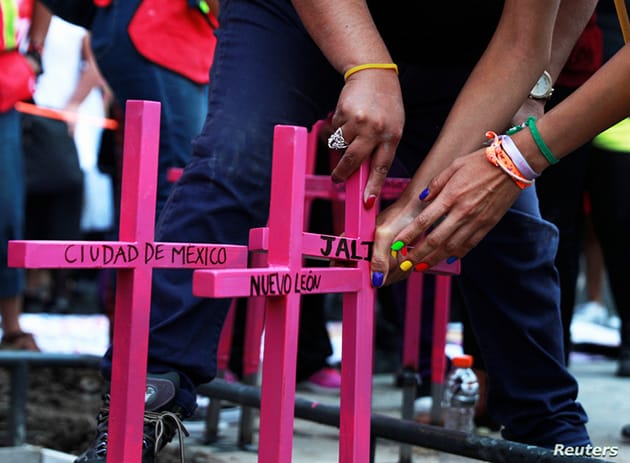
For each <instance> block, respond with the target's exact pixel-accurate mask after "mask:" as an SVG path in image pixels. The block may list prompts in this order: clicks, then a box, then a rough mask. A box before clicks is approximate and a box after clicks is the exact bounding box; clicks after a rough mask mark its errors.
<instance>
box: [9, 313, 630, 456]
mask: <svg viewBox="0 0 630 463" xmlns="http://www.w3.org/2000/svg"><path fill="white" fill-rule="evenodd" d="M591 312H592V311H591ZM578 313H579V311H578ZM595 315H597V317H593V316H592V313H591V314H589V315H588V316H583V317H578V318H577V319H576V320H575V321H574V326H572V332H573V338H574V339H576V340H577V341H578V342H579V344H580V352H576V353H574V354H572V357H571V362H570V365H571V366H570V370H571V372H572V373H573V374H574V375H575V377H576V378H577V380H578V384H579V395H578V401H579V402H581V403H582V405H583V406H584V408H585V409H586V411H587V413H588V415H589V418H590V420H589V422H588V424H587V427H588V430H589V433H590V435H591V440H592V442H593V444H594V445H595V446H597V447H599V448H603V447H610V448H614V449H616V450H617V453H618V454H617V456H615V457H610V458H606V459H605V460H606V461H610V462H613V463H630V440H627V441H624V440H623V439H622V438H621V435H620V430H621V427H622V426H624V425H626V424H630V398H629V397H628V395H630V378H619V377H616V376H615V370H616V366H617V365H616V360H615V359H614V357H613V356H612V353H614V352H615V347H616V345H617V344H618V331H619V330H618V326H616V325H615V323H608V325H610V326H605V325H606V324H605V323H602V321H601V320H594V318H601V314H595ZM594 321H595V322H596V323H593V322H594ZM22 322H23V326H24V328H25V329H27V330H29V331H32V332H33V333H35V334H36V338H37V341H38V343H39V344H40V347H42V348H44V350H45V351H51V352H60V353H64V352H68V353H91V354H96V355H100V353H102V352H103V351H104V349H105V348H106V347H107V343H108V330H109V326H108V322H107V319H106V317H104V316H102V315H96V314H84V315H51V314H23V315H22ZM329 328H330V334H331V340H332V342H333V350H334V351H335V354H334V355H333V357H334V358H333V359H331V360H333V361H335V360H337V361H338V360H340V356H339V354H338V353H339V352H340V344H341V339H340V329H339V326H338V325H334V324H331V325H330V327H329ZM86 333H89V339H86V338H85V334H86ZM458 341H459V338H458V333H457V330H456V329H455V330H451V329H449V344H448V345H447V354H449V355H451V354H454V353H456V349H457V344H458ZM449 349H451V350H450V351H449ZM449 352H450V353H449ZM587 352H588V353H587ZM298 397H299V398H303V399H306V400H309V401H313V402H318V403H321V404H329V405H334V406H338V405H339V399H338V397H337V396H331V395H321V394H313V393H309V392H304V391H301V390H300V391H298ZM203 400H204V398H203V397H200V403H202V404H203ZM206 400H207V399H206ZM223 403H224V404H226V403H225V401H224V402H223ZM401 404H402V391H401V389H399V388H397V387H395V386H394V378H393V374H378V375H375V376H374V377H373V397H372V410H373V412H374V413H375V414H382V415H387V416H390V417H395V418H399V417H400V416H401V415H400V413H401ZM226 405H228V404H226ZM240 410H241V409H240V407H237V406H233V405H232V406H226V408H224V409H223V410H222V412H221V419H220V430H219V439H218V441H217V442H216V443H214V444H212V445H206V444H204V430H205V423H204V422H203V421H187V422H186V423H185V424H186V427H187V428H188V430H189V431H190V436H189V437H188V438H186V439H185V452H186V462H189V463H190V462H192V463H254V462H257V453H256V446H257V444H258V443H257V441H256V439H257V437H258V434H257V431H258V420H257V419H255V420H254V442H253V445H252V446H251V447H250V448H248V449H241V448H238V446H237V433H238V421H239V414H240ZM255 415H256V413H255ZM478 432H479V433H480V435H481V436H486V435H487V436H490V437H493V438H497V439H500V436H499V435H498V434H497V433H488V431H487V430H478ZM176 441H177V439H175V440H174V442H172V443H171V444H170V445H169V447H168V448H167V449H165V452H166V453H167V454H171V455H173V456H175V455H176V454H177V453H178V447H177V444H176ZM400 449H401V446H400V444H399V443H397V442H393V441H389V440H385V439H381V438H379V439H377V443H376V449H375V457H374V463H399V462H400V461H401V460H400V451H401V450H400ZM338 454H339V430H338V428H336V427H332V426H327V425H322V424H318V423H314V422H311V421H307V420H304V419H299V418H298V419H296V420H295V424H294V435H293V461H294V462H296V463H311V462H313V463H315V462H317V463H329V462H331V463H333V462H337V461H339V459H338ZM411 457H412V461H414V462H427V463H433V462H435V463H445V462H446V461H449V462H450V461H453V460H452V459H451V458H450V457H451V456H449V455H447V454H444V453H440V452H438V451H436V450H433V448H423V447H412V449H411ZM447 457H449V458H447ZM0 461H5V460H3V459H2V458H0ZM159 461H160V462H162V461H166V460H162V459H160V460H159ZM171 461H179V459H178V458H170V459H168V463H170V462H171ZM457 461H469V462H470V461H480V460H470V459H459V460H457ZM519 461H526V462H527V463H529V461H530V460H519ZM531 461H535V460H531ZM11 463H12V462H11ZM359 463H363V462H359ZM509 463H513V462H512V461H509Z"/></svg>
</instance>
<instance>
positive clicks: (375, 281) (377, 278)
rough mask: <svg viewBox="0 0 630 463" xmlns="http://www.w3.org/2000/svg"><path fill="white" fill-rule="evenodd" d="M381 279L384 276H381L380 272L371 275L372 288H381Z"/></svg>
mask: <svg viewBox="0 0 630 463" xmlns="http://www.w3.org/2000/svg"><path fill="white" fill-rule="evenodd" d="M383 278H385V275H383V273H382V272H374V273H372V286H374V287H375V288H380V287H381V286H383Z"/></svg>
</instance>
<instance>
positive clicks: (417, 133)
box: [397, 65, 589, 447]
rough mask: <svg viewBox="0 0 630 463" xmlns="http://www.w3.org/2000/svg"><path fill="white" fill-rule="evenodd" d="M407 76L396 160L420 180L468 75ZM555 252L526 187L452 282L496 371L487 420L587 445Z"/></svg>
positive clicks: (512, 434) (542, 438) (517, 436)
mask: <svg viewBox="0 0 630 463" xmlns="http://www.w3.org/2000/svg"><path fill="white" fill-rule="evenodd" d="M400 69H401V73H400V76H401V83H402V86H403V95H405V97H406V105H405V109H406V114H407V121H406V127H405V133H404V135H403V139H402V140H401V143H400V145H399V148H398V152H397V157H398V158H399V159H400V160H401V161H402V162H404V163H405V165H406V167H407V169H408V170H409V171H414V170H415V168H416V166H417V165H418V163H419V162H420V161H421V160H422V156H423V154H424V153H426V152H427V151H428V150H429V148H430V146H431V145H432V143H433V140H434V138H435V136H437V134H438V131H439V130H440V125H441V124H440V121H442V120H444V118H445V117H446V115H447V114H448V111H449V110H450V108H451V106H452V103H453V98H455V96H456V95H457V93H458V91H459V88H460V86H461V85H462V84H463V82H464V81H465V79H466V78H467V76H468V72H467V70H466V69H457V68H455V67H453V68H442V69H440V68H438V69H427V67H426V66H423V67H417V66H405V65H402V66H400ZM425 89H428V90H425ZM408 94H413V97H409V96H407V95H408ZM557 248H558V230H557V228H556V227H555V226H554V225H552V224H551V223H549V222H547V221H544V220H543V219H542V218H541V216H540V212H539V207H538V200H537V196H536V191H535V189H534V188H528V189H526V190H524V191H523V192H522V193H521V195H520V197H519V198H518V199H517V201H516V202H515V204H514V205H513V206H512V208H511V209H510V210H509V211H508V212H507V214H506V215H505V217H504V218H503V219H501V221H499V223H498V224H497V225H496V226H495V227H494V228H493V229H492V230H491V231H490V232H489V233H488V235H487V236H486V237H485V238H484V239H483V240H482V241H481V243H480V244H479V245H478V246H477V247H475V248H474V249H473V250H472V251H471V252H470V253H469V254H468V255H466V256H465V257H464V258H463V259H462V274H461V275H460V276H458V277H454V279H453V280H454V283H455V284H457V285H459V286H460V288H459V289H460V293H461V296H462V302H463V304H464V305H465V308H466V310H467V313H468V316H469V319H470V322H471V325H472V329H473V331H474V333H475V335H476V336H475V337H476V338H477V341H478V343H479V347H480V349H481V353H482V357H483V362H484V363H485V366H486V369H487V372H488V378H489V382H490V384H489V389H490V396H489V401H488V410H489V412H490V413H491V414H492V416H493V418H495V419H496V420H497V421H498V422H499V423H501V424H502V425H504V426H505V429H504V432H503V434H504V436H505V437H506V438H507V439H511V440H515V441H519V442H524V443H528V444H534V445H541V446H544V447H552V446H553V445H554V444H555V443H563V444H565V445H584V444H587V443H588V442H589V437H588V434H587V432H586V429H585V426H584V424H585V422H586V420H587V418H586V414H585V413H584V411H583V409H582V407H581V406H580V405H579V404H577V403H576V402H575V399H576V397H577V390H578V389H577V384H576V381H575V379H574V378H573V377H572V376H571V375H570V374H569V372H568V370H567V368H566V367H565V365H564V349H563V337H562V324H561V319H560V308H559V303H560V289H559V283H558V274H557V271H556V268H555V266H554V258H555V255H556V250H557Z"/></svg>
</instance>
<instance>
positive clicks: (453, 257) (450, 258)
mask: <svg viewBox="0 0 630 463" xmlns="http://www.w3.org/2000/svg"><path fill="white" fill-rule="evenodd" d="M456 260H457V257H456V256H451V257H449V258H448V259H446V263H447V264H452V263H453V262H455V261H456Z"/></svg>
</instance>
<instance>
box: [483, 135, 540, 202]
mask: <svg viewBox="0 0 630 463" xmlns="http://www.w3.org/2000/svg"><path fill="white" fill-rule="evenodd" d="M486 137H488V138H489V139H492V143H491V144H490V146H488V147H487V148H486V159H487V160H488V161H489V162H490V163H491V164H492V165H494V166H496V167H498V168H500V169H501V170H502V171H503V172H505V173H506V174H508V175H509V176H510V177H511V178H512V180H514V183H516V185H517V186H518V187H519V188H520V189H521V190H523V189H525V188H527V187H530V186H532V185H533V184H534V181H535V179H536V177H537V176H538V174H537V173H536V171H534V170H533V169H532V168H531V167H530V166H529V164H528V163H527V161H526V160H525V158H524V157H523V155H522V154H521V152H520V151H519V150H518V148H517V147H516V145H515V144H514V143H513V142H512V140H511V139H510V138H509V137H508V136H506V135H504V136H503V137H504V138H501V137H499V136H498V135H497V134H496V133H494V132H492V131H488V132H486ZM506 139H509V142H508V144H509V145H510V148H508V150H509V151H510V154H508V152H507V151H506V149H505V148H504V143H505V141H506ZM512 156H514V158H515V159H516V162H515V161H514V159H513V158H512ZM521 169H523V170H524V171H525V173H523V172H522V171H521Z"/></svg>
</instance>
